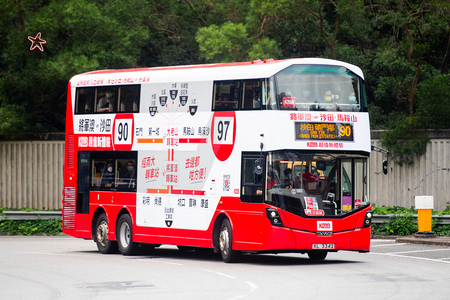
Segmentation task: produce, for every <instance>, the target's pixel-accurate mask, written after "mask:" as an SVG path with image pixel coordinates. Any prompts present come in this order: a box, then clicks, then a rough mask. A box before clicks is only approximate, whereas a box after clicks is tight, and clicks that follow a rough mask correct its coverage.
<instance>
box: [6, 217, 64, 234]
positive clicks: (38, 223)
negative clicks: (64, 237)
mask: <svg viewBox="0 0 450 300" xmlns="http://www.w3.org/2000/svg"><path fill="white" fill-rule="evenodd" d="M0 232H3V233H8V234H10V235H44V234H45V235H60V234H61V233H62V220H61V219H42V220H7V221H0Z"/></svg>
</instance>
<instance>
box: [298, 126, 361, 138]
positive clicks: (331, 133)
mask: <svg viewBox="0 0 450 300" xmlns="http://www.w3.org/2000/svg"><path fill="white" fill-rule="evenodd" d="M294 124H295V125H294V126H295V139H296V140H323V141H353V124H352V123H310V122H295V123H294Z"/></svg>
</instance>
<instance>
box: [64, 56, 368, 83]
mask: <svg viewBox="0 0 450 300" xmlns="http://www.w3.org/2000/svg"><path fill="white" fill-rule="evenodd" d="M291 65H330V66H340V67H344V68H347V69H348V70H350V71H352V72H353V73H355V74H356V75H358V76H360V77H361V78H363V79H364V75H363V73H362V71H361V69H360V68H359V67H357V66H355V65H352V64H349V63H345V62H342V61H337V60H331V59H324V58H293V59H285V60H273V59H269V60H256V61H250V62H235V63H218V64H199V65H181V66H169V67H154V68H135V69H107V70H98V71H91V72H86V73H82V74H79V75H76V76H74V77H72V79H71V81H72V82H73V81H77V80H82V79H87V78H92V77H101V78H109V77H114V75H119V76H120V77H127V76H130V77H133V78H135V77H137V76H138V74H139V76H145V75H146V76H150V78H151V79H150V80H149V82H167V81H170V82H175V81H204V80H227V79H229V80H231V79H255V78H268V77H270V76H273V75H275V74H276V73H278V72H279V71H281V70H283V69H285V68H287V67H289V66H291ZM212 69H214V70H212ZM123 83H126V82H123ZM107 84H108V83H107V82H104V83H103V84H101V85H107ZM76 85H78V84H75V85H73V86H76ZM83 85H91V84H83ZM95 85H98V83H97V84H95Z"/></svg>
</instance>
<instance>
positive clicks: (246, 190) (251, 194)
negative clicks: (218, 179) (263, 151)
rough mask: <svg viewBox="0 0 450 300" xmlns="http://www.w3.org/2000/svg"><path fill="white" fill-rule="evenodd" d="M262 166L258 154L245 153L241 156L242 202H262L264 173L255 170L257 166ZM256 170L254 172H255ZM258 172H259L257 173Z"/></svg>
mask: <svg viewBox="0 0 450 300" xmlns="http://www.w3.org/2000/svg"><path fill="white" fill-rule="evenodd" d="M258 165H259V166H264V163H263V162H261V161H260V158H259V154H256V155H245V156H243V158H242V175H241V176H242V177H241V182H242V188H241V190H242V195H241V201H242V202H252V203H262V202H263V177H264V173H263V172H262V169H261V172H258V171H256V169H257V166H258ZM255 171H256V172H255ZM258 173H259V174H258Z"/></svg>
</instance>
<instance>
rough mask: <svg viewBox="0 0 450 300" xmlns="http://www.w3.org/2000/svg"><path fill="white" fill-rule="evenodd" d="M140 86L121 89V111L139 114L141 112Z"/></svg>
mask: <svg viewBox="0 0 450 300" xmlns="http://www.w3.org/2000/svg"><path fill="white" fill-rule="evenodd" d="M139 97H140V86H139V85H131V86H122V87H120V88H119V111H120V112H138V111H139Z"/></svg>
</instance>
